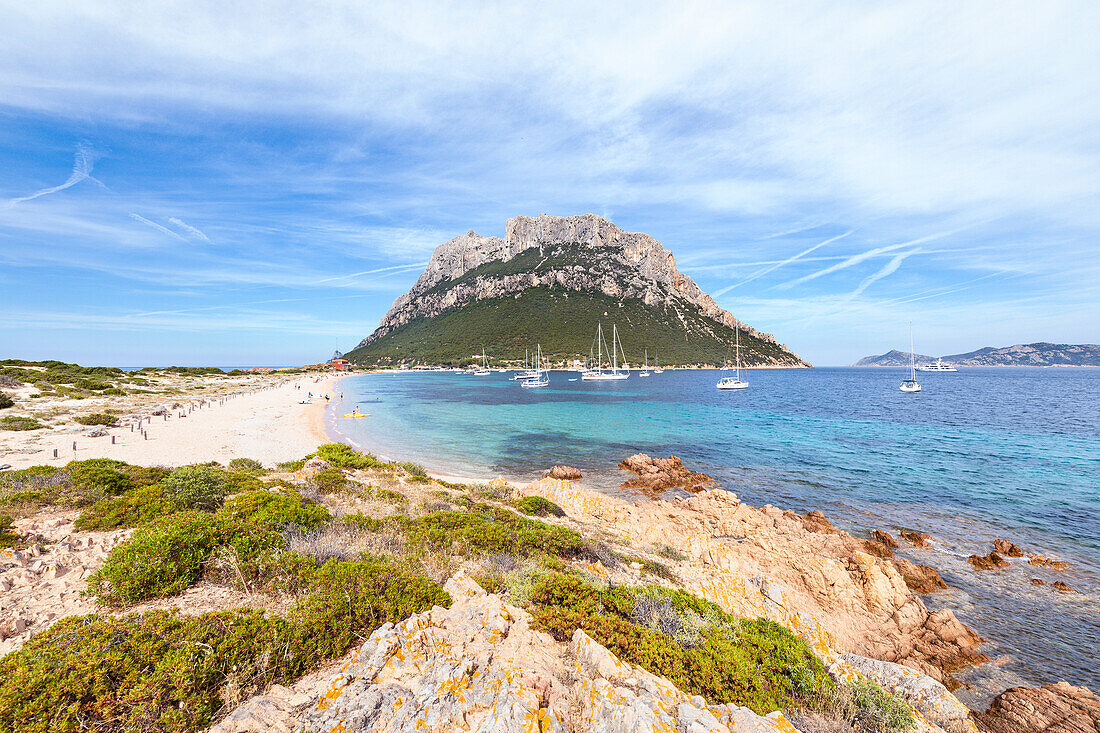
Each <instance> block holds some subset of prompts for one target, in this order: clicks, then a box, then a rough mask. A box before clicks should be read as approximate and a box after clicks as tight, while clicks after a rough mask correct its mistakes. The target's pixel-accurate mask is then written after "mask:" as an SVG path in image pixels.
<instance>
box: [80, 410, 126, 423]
mask: <svg viewBox="0 0 1100 733" xmlns="http://www.w3.org/2000/svg"><path fill="white" fill-rule="evenodd" d="M73 420H76V421H77V422H78V423H80V424H81V425H114V424H115V423H116V422H117V418H116V417H115V416H114V415H108V414H107V413H105V412H93V413H91V414H90V415H77V416H76V417H74V418H73Z"/></svg>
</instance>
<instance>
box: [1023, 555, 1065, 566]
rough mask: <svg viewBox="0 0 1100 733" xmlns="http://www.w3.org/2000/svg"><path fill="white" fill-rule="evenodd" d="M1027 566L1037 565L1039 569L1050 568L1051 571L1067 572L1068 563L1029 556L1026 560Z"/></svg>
mask: <svg viewBox="0 0 1100 733" xmlns="http://www.w3.org/2000/svg"><path fill="white" fill-rule="evenodd" d="M1027 564H1028V565H1038V566H1039V567H1044V568H1051V569H1052V570H1069V563H1068V562H1066V561H1065V560H1055V559H1054V558H1051V557H1043V556H1042V555H1031V556H1029V557H1028V559H1027Z"/></svg>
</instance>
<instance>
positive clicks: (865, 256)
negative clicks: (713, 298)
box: [778, 229, 960, 289]
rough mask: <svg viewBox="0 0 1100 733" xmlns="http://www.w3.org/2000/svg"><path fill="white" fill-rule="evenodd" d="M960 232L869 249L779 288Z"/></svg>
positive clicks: (947, 232) (956, 230)
mask: <svg viewBox="0 0 1100 733" xmlns="http://www.w3.org/2000/svg"><path fill="white" fill-rule="evenodd" d="M959 231H960V229H951V230H948V231H945V232H939V233H937V234H929V235H928V236H926V237H919V238H918V239H913V240H910V241H908V242H902V243H901V244H891V245H888V246H886V247H875V248H874V249H869V250H866V251H865V252H860V253H859V254H855V255H852V256H851V257H848V258H846V259H844V260H841V261H840V262H838V263H836V264H835V265H830V266H829V267H826V268H825V269H823V270H818V271H817V272H812V273H810V274H809V275H804V276H803V277H800V278H797V279H795V280H791V281H790V282H785V283H783V284H781V285H779V286H778V287H780V288H784V289H785V288H792V287H794V286H795V285H801V284H802V283H806V282H809V281H810V280H816V279H817V278H819V277H823V276H825V275H831V274H833V273H834V272H839V271H840V270H846V269H848V268H849V267H852V266H854V265H858V264H859V263H861V262H866V261H867V260H869V259H871V258H872V257H878V256H879V255H881V254H885V253H887V252H893V251H894V250H896V249H901V248H902V247H911V246H912V245H914V244H920V243H921V242H929V241H932V240H933V239H940V238H941V237H947V236H950V235H952V234H955V233H957V232H959Z"/></svg>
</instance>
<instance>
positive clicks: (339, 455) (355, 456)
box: [313, 443, 392, 468]
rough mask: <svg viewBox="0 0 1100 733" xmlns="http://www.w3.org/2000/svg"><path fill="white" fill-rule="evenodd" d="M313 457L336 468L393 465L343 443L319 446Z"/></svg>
mask: <svg viewBox="0 0 1100 733" xmlns="http://www.w3.org/2000/svg"><path fill="white" fill-rule="evenodd" d="M313 455H315V456H317V457H318V458H322V459H324V460H325V461H326V462H327V463H328V464H329V465H330V466H333V467H335V468H383V467H389V466H391V465H392V464H388V463H386V462H385V461H380V460H378V459H377V458H375V457H374V456H373V455H371V454H370V453H360V452H358V451H356V450H355V449H354V448H352V447H350V446H347V445H344V444H343V443H326V444H324V445H321V446H318V447H317V451H316V453H314V454H313Z"/></svg>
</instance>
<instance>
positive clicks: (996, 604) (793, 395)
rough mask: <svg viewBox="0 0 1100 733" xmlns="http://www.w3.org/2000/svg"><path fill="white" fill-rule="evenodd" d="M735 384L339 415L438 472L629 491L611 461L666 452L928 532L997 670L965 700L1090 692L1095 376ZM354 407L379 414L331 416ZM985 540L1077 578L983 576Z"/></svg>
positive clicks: (414, 393) (689, 376) (954, 597)
mask: <svg viewBox="0 0 1100 733" xmlns="http://www.w3.org/2000/svg"><path fill="white" fill-rule="evenodd" d="M747 375H748V376H747V380H748V381H749V382H750V387H749V389H747V390H743V391H738V392H723V391H719V390H717V389H715V387H714V385H715V382H716V381H717V379H718V376H719V374H718V373H717V372H715V371H667V372H665V373H664V374H659V375H658V374H655V375H653V376H651V377H649V378H640V377H638V376H637V375H636V374H634V375H632V376H631V378H630V379H628V380H626V381H625V382H604V383H597V382H582V381H580V380H577V381H569V380H570V379H575V378H576V376H577V375H576V373H574V372H553V373H552V374H551V377H550V379H551V385H550V387H549V388H546V389H541V390H527V389H522V388H521V387H520V386H519V385H518V384H517V383H515V382H512V381H508V376H510V375H504V374H498V373H494V374H492V375H491V376H487V377H474V376H466V375H457V374H451V373H403V374H377V375H367V376H357V377H349V378H347V379H344V380H343V381H342V382H341V383H340V388H339V389H341V390H342V391H343V394H344V398H343V399H342V400H337V403H336V404H335V405H334V408H333V410H332V420H333V426H334V429H335V430H336V431H337V432H339V433H341V434H342V435H343V436H345V437H346V438H347V439H349V440H350V441H352V442H354V443H356V444H358V445H360V446H361V447H363V448H365V449H369V450H373V451H375V452H377V453H380V454H382V455H385V456H388V457H394V458H401V459H407V460H415V461H418V462H420V463H423V464H424V465H426V466H427V467H428V468H430V469H432V470H434V471H438V472H443V473H452V474H460V475H471V476H496V475H504V476H506V477H509V478H514V479H520V480H530V479H533V478H536V477H537V476H538V475H540V473H541V472H542V471H543V470H545V469H546V468H548V467H549V466H551V465H553V464H555V463H566V464H569V465H573V466H577V467H578V468H580V469H581V470H582V471H584V472H585V475H586V481H587V482H588V483H589V484H590V485H594V486H596V487H597V488H600V489H603V490H605V491H608V492H614V493H621V490H620V489H618V488H617V487H618V485H619V484H620V483H621V482H622V481H623V480H625V477H624V476H623V475H622V472H621V471H618V470H617V469H616V468H615V465H616V464H617V463H618V462H619V461H620V460H621V459H622V458H624V457H625V456H628V455H631V454H633V453H636V452H639V451H640V452H646V453H650V454H653V455H662V456H667V455H669V454H675V455H678V456H680V457H681V458H683V460H684V462H685V464H687V465H688V466H689V467H691V468H693V469H695V470H700V471H703V472H705V473H708V474H710V475H712V476H714V477H715V478H717V479H718V480H719V481H720V483H721V485H722V486H723V487H724V488H726V489H729V490H732V491H735V492H736V493H737V494H738V495H739V496H740V498H741V499H742V500H743V501H745V502H747V503H749V504H753V505H756V506H761V505H763V504H773V505H775V506H779V507H783V508H791V509H795V510H797V511H800V512H805V511H808V510H810V509H821V510H822V511H824V512H825V513H826V515H827V516H829V517H830V518H831V519H832V520H833V521H834V522H835V523H836V524H838V525H839V526H842V527H844V528H846V529H849V530H851V531H853V532H856V533H859V532H861V531H870V530H872V529H875V528H878V527H882V528H885V529H887V530H888V531H891V532H893V533H895V535H896V532H897V530H898V529H899V528H903V527H904V528H914V529H920V530H923V531H926V532H928V533H930V534H932V535H934V536H935V537H936V538H937V539H938V540H939V541H938V542H937V544H936V548H935V550H933V551H920V550H914V551H906V552H905V553H904V554H906V555H908V556H909V557H910V558H911V559H914V560H916V561H919V562H923V563H925V564H931V565H933V566H935V567H937V569H939V570H940V572H941V573H943V574H944V577H945V579H946V580H947V582H948V584H949V585H951V586H952V590H951V592H950V593H947V594H938V595H935V596H928V597H926V603H927V604H928V605H929V606H936V605H941V604H942V605H948V606H951V607H952V608H954V609H956V611H958V613H959V614H960V616H961V617H963V619H964V621H966V622H967V623H969V624H970V625H971V626H973V627H974V628H976V629H977V630H978V632H979V633H981V634H982V635H983V636H985V637H987V638H988V639H989V644H988V648H987V650H986V651H987V653H989V654H990V655H991V656H997V655H1000V656H1001V657H1002V658H1001V659H1000V660H999V663H998V664H997V665H996V666H987V668H984V669H982V670H980V671H977V672H975V673H973V675H972V677H973V679H972V681H973V682H974V684H975V685H976V686H977V689H975V690H974V691H973V693H972V695H973V700H974V701H979V700H980V699H984V697H983V696H986V697H987V694H986V693H987V690H986V688H998V687H1003V686H1007V685H1009V684H1021V683H1027V684H1045V683H1050V682H1054V681H1056V680H1057V679H1066V680H1067V681H1070V682H1074V683H1076V684H1087V685H1089V686H1090V687H1092V688H1093V689H1100V665H1097V664H1096V662H1097V660H1098V659H1100V642H1098V641H1097V640H1098V639H1100V612H1098V610H1097V608H1098V598H1100V369H1027V368H1020V369H1013V368H989V369H979V368H973V369H963V370H960V371H959V372H957V373H953V374H952V373H948V374H935V373H924V374H920V375H919V378H920V381H921V382H922V384H923V386H924V391H922V392H921V393H919V394H915V395H908V394H904V393H902V392H901V391H900V390H898V384H899V382H900V380H901V379H902V377H903V370H900V369H852V368H833V369H828V368H824V369H813V370H759V371H750V372H747ZM371 398H380V399H381V402H367V401H366V400H367V399H371ZM356 403H359V404H361V409H362V410H363V411H364V412H369V413H370V414H371V417H369V418H364V419H360V420H345V419H340V418H339V417H338V416H339V415H341V414H343V413H345V412H350V411H351V409H352V408H353V407H354V405H355V404H356ZM996 537H1005V538H1007V539H1010V540H1013V541H1014V542H1016V543H1017V544H1019V545H1020V546H1021V547H1023V548H1024V549H1025V551H1035V552H1041V553H1043V554H1046V555H1056V556H1059V557H1061V558H1063V559H1066V560H1069V561H1070V562H1071V563H1072V564H1073V568H1072V570H1071V571H1070V572H1068V573H1062V574H1057V575H1055V574H1052V573H1051V572H1048V571H1043V570H1039V569H1036V568H1034V567H1033V566H1028V565H1026V564H1025V563H1019V562H1017V563H1015V564H1014V565H1013V567H1012V568H1010V569H1009V570H1005V571H1000V572H987V573H983V574H980V575H979V574H977V573H976V572H974V571H973V570H971V569H970V567H969V565H967V564H966V562H965V558H966V556H967V555H969V554H971V553H975V552H976V553H979V554H985V553H986V552H988V551H989V549H991V548H990V546H989V543H990V542H991V541H992V540H993V539H994V538H996ZM1033 577H1039V578H1043V579H1045V580H1047V581H1048V583H1049V582H1050V581H1053V580H1056V579H1063V580H1065V581H1066V582H1067V583H1069V584H1070V585H1071V586H1073V587H1075V588H1078V589H1079V590H1081V591H1084V592H1083V593H1081V594H1061V593H1056V592H1055V591H1053V590H1051V589H1050V588H1049V585H1048V586H1038V587H1037V586H1033V585H1031V583H1030V578H1033Z"/></svg>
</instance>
